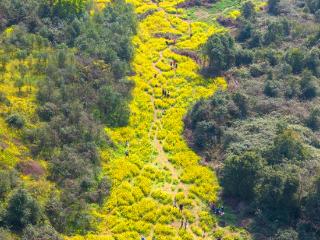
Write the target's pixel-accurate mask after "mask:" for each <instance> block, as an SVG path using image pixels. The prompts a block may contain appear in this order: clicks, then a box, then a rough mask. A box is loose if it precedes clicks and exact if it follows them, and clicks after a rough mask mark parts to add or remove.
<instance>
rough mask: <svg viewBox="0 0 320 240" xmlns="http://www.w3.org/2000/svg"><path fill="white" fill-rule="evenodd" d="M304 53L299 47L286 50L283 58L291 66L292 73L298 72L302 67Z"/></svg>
mask: <svg viewBox="0 0 320 240" xmlns="http://www.w3.org/2000/svg"><path fill="white" fill-rule="evenodd" d="M305 55H306V54H305V52H304V51H303V50H301V49H299V48H292V49H290V50H289V51H288V52H287V54H286V56H285V59H286V61H287V63H288V64H289V65H290V66H291V67H292V72H293V73H294V74H299V73H301V72H302V70H303V69H304V67H305Z"/></svg>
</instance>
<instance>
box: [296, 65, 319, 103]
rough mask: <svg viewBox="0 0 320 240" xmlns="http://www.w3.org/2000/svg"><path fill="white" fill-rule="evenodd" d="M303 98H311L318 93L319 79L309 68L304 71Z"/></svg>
mask: <svg viewBox="0 0 320 240" xmlns="http://www.w3.org/2000/svg"><path fill="white" fill-rule="evenodd" d="M300 90H301V96H300V97H301V98H302V99H305V100H311V99H313V98H315V97H316V96H317V95H318V91H319V85H318V83H317V79H316V78H315V77H314V76H313V75H312V73H311V72H310V71H309V70H305V71H303V73H302V76H301V81H300Z"/></svg>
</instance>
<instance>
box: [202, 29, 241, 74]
mask: <svg viewBox="0 0 320 240" xmlns="http://www.w3.org/2000/svg"><path fill="white" fill-rule="evenodd" d="M235 52H236V51H235V47H234V40H233V38H232V37H231V36H230V35H229V33H219V34H214V35H212V36H211V37H209V39H208V41H207V43H206V44H205V46H204V53H205V54H206V56H207V57H208V58H209V66H208V67H209V69H210V71H212V72H215V73H221V72H222V71H226V70H228V69H229V68H231V67H232V66H233V65H234V62H235Z"/></svg>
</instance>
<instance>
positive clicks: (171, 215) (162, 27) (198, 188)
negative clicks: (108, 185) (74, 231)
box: [72, 1, 247, 240]
mask: <svg viewBox="0 0 320 240" xmlns="http://www.w3.org/2000/svg"><path fill="white" fill-rule="evenodd" d="M132 3H133V4H134V6H135V8H136V12H137V13H138V14H140V16H143V17H141V18H142V20H141V21H140V22H139V29H138V34H137V36H136V37H135V38H134V45H135V58H134V61H133V68H134V71H135V73H136V74H135V76H133V77H131V80H132V81H134V83H135V88H134V91H133V100H132V102H131V105H130V109H131V117H130V124H129V126H127V127H124V128H116V129H106V132H107V134H108V135H109V136H111V139H112V141H113V142H114V144H115V146H114V147H113V148H110V149H102V151H101V154H102V156H103V159H104V171H105V173H106V174H107V175H109V176H110V177H111V180H112V184H113V185H112V191H111V195H110V197H109V198H108V200H107V202H106V203H105V205H104V207H103V209H102V210H101V209H99V210H96V211H95V212H94V215H95V216H96V217H97V219H98V220H97V226H98V232H99V234H97V235H89V236H86V237H84V238H83V237H79V236H78V237H73V238H72V239H73V240H75V239H118V240H125V239H141V238H142V237H145V238H146V239H150V240H151V239H166V240H169V239H216V238H219V237H222V239H247V237H246V234H245V233H244V232H242V231H240V230H236V229H234V228H230V227H225V228H222V227H219V226H218V225H217V219H215V218H214V217H213V216H212V215H211V214H210V213H209V204H210V203H212V202H216V201H217V194H218V191H219V185H218V182H217V178H216V176H215V174H214V173H213V172H212V171H211V170H210V169H208V168H207V167H204V166H201V165H200V164H199V161H200V157H199V156H197V155H196V154H195V153H194V152H193V151H192V150H191V149H190V148H189V147H188V146H187V144H186V142H185V140H184V139H183V136H182V131H183V117H184V115H185V114H186V112H187V110H188V109H189V108H190V107H191V106H192V105H193V104H194V103H195V102H196V101H197V100H199V99H200V98H206V97H209V96H211V95H212V94H214V92H215V91H216V90H217V89H218V88H222V89H224V88H226V83H225V81H224V79H223V78H216V79H205V78H203V77H202V76H200V75H199V74H198V70H199V69H198V68H199V67H198V64H197V63H196V62H195V61H194V60H192V59H191V58H189V57H186V56H182V55H179V54H176V53H175V52H177V51H175V50H176V49H180V50H197V49H199V47H200V45H201V44H203V43H204V42H205V41H206V40H207V38H208V37H209V36H210V35H212V34H214V33H216V32H218V31H223V29H222V28H219V27H216V26H215V25H214V24H211V25H210V24H206V23H201V22H189V21H187V20H186V19H184V12H183V10H182V9H176V8H175V5H176V4H177V3H178V2H177V1H163V2H159V3H157V2H149V1H133V2H132ZM180 207H183V209H180Z"/></svg>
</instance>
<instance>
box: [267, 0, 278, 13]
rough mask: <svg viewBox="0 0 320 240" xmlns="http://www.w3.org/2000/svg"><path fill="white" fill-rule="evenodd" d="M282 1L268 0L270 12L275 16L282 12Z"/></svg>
mask: <svg viewBox="0 0 320 240" xmlns="http://www.w3.org/2000/svg"><path fill="white" fill-rule="evenodd" d="M279 5H280V0H268V12H269V13H270V14H273V15H278V14H279V12H280V6H279Z"/></svg>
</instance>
